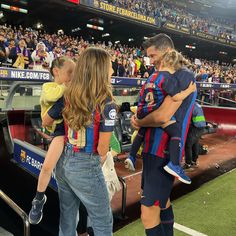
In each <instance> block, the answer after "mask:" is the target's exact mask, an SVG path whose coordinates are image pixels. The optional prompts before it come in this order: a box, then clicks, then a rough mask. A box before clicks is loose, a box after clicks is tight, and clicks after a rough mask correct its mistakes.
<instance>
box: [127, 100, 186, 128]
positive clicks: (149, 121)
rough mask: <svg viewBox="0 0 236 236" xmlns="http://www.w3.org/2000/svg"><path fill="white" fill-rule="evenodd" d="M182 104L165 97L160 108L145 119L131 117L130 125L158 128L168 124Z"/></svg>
mask: <svg viewBox="0 0 236 236" xmlns="http://www.w3.org/2000/svg"><path fill="white" fill-rule="evenodd" d="M181 103H182V102H180V101H179V102H174V101H173V100H172V98H171V97H170V96H167V97H166V98H165V100H164V101H163V103H162V104H161V106H160V107H159V108H158V109H157V110H155V111H153V112H152V113H150V114H149V115H147V116H146V117H145V118H143V119H141V120H139V119H137V118H136V119H135V117H132V121H131V122H132V125H133V126H134V127H135V128H138V127H159V126H161V125H163V124H165V123H166V122H168V121H169V120H170V119H171V117H172V116H173V115H174V114H175V112H176V111H177V110H178V108H179V107H180V105H181Z"/></svg>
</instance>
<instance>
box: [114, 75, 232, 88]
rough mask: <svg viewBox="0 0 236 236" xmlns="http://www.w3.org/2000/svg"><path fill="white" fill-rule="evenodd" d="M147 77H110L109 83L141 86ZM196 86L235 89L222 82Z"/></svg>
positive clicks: (199, 83)
mask: <svg viewBox="0 0 236 236" xmlns="http://www.w3.org/2000/svg"><path fill="white" fill-rule="evenodd" d="M146 80H147V79H143V78H128V77H112V79H111V83H112V85H116V86H130V87H141V86H142V85H143V84H144V83H145V81H146ZM196 84H197V87H198V88H202V89H208V88H209V89H236V84H223V83H204V82H196Z"/></svg>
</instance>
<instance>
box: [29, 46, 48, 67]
mask: <svg viewBox="0 0 236 236" xmlns="http://www.w3.org/2000/svg"><path fill="white" fill-rule="evenodd" d="M31 56H32V60H33V69H34V70H47V69H48V68H49V66H50V64H51V57H50V55H49V53H48V52H47V50H46V46H45V44H44V43H43V42H40V43H38V44H37V46H36V50H34V51H33V53H32V55H31Z"/></svg>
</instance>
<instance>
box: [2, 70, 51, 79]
mask: <svg viewBox="0 0 236 236" xmlns="http://www.w3.org/2000/svg"><path fill="white" fill-rule="evenodd" d="M0 79H5V80H11V79H12V80H19V81H29V80H30V81H51V75H50V73H49V72H47V71H35V70H19V69H12V68H4V67H0Z"/></svg>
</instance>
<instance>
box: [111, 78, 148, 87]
mask: <svg viewBox="0 0 236 236" xmlns="http://www.w3.org/2000/svg"><path fill="white" fill-rule="evenodd" d="M145 81H146V79H141V78H140V79H139V78H126V77H112V79H111V83H112V85H118V86H119V85H120V86H123V85H126V86H131V87H132V86H134V87H139V86H142V85H143V84H144V83H145Z"/></svg>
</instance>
